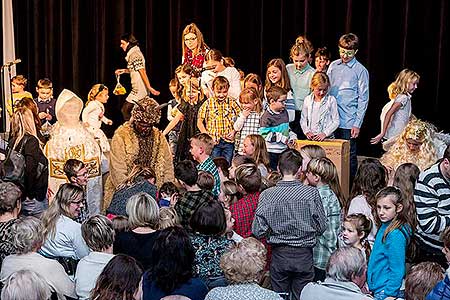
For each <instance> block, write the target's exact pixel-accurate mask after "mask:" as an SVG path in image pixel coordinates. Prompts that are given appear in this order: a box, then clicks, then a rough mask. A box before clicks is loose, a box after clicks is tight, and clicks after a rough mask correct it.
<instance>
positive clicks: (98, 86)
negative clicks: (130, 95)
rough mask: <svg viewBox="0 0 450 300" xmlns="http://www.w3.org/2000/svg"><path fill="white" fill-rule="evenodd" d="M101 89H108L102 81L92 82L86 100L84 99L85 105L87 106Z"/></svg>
mask: <svg viewBox="0 0 450 300" xmlns="http://www.w3.org/2000/svg"><path fill="white" fill-rule="evenodd" d="M103 91H108V87H107V86H106V85H104V84H102V83H97V84H94V85H93V86H92V88H91V90H90V91H89V93H88V101H86V105H85V106H88V104H89V103H90V102H91V101H94V100H95V98H96V97H97V96H98V94H100V92H103Z"/></svg>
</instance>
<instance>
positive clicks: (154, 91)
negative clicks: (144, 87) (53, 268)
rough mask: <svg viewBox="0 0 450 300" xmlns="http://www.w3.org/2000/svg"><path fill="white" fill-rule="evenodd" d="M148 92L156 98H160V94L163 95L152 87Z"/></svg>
mask: <svg viewBox="0 0 450 300" xmlns="http://www.w3.org/2000/svg"><path fill="white" fill-rule="evenodd" d="M148 91H149V92H150V94H152V95H154V96H159V94H161V93H160V92H159V91H157V90H155V89H154V88H152V87H150V88H149V89H148Z"/></svg>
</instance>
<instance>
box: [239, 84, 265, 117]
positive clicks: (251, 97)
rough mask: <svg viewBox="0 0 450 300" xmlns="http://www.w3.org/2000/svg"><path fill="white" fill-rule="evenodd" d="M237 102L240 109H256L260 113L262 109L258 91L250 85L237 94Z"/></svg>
mask: <svg viewBox="0 0 450 300" xmlns="http://www.w3.org/2000/svg"><path fill="white" fill-rule="evenodd" d="M239 102H240V104H241V107H242V109H244V110H245V109H248V110H250V111H256V112H258V113H260V112H261V111H262V107H261V106H262V105H261V98H260V97H259V94H258V91H256V90H255V89H254V88H252V87H248V88H244V89H243V90H242V92H241V94H240V95H239Z"/></svg>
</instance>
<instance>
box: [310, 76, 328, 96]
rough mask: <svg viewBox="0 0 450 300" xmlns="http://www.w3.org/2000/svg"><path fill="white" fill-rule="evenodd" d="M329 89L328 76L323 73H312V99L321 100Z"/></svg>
mask: <svg viewBox="0 0 450 300" xmlns="http://www.w3.org/2000/svg"><path fill="white" fill-rule="evenodd" d="M329 88H330V79H329V78H328V75H327V74H325V73H323V72H316V73H314V75H313V77H312V78H311V90H312V91H313V93H314V97H315V98H316V99H318V100H321V99H322V98H323V97H324V96H325V95H326V94H327V93H328V89H329Z"/></svg>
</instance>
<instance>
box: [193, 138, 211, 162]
mask: <svg viewBox="0 0 450 300" xmlns="http://www.w3.org/2000/svg"><path fill="white" fill-rule="evenodd" d="M213 148H214V141H213V139H212V137H211V136H209V135H208V134H207V133H198V134H196V135H194V136H193V137H192V138H191V149H190V150H189V151H190V152H191V154H192V157H193V158H194V159H195V160H196V161H198V162H202V161H203V160H204V159H205V158H207V157H208V156H209V155H211V152H212V150H213Z"/></svg>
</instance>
